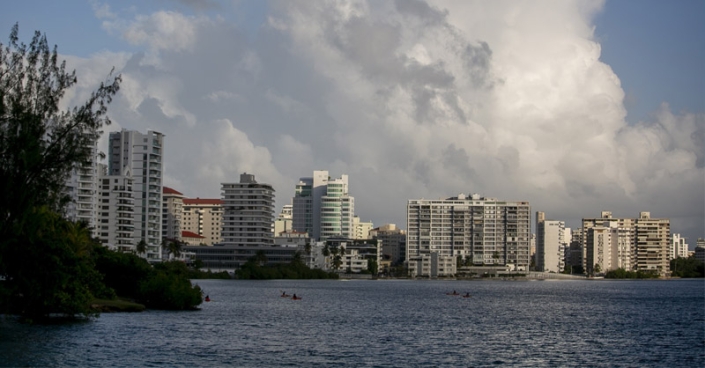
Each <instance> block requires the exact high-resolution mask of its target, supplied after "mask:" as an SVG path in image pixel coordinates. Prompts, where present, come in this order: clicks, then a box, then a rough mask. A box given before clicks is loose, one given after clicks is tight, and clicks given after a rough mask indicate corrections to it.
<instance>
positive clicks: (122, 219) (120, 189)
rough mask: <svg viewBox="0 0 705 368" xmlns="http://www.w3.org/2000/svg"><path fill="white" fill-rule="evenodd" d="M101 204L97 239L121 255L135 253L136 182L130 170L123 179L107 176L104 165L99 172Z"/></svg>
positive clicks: (124, 170)
mask: <svg viewBox="0 0 705 368" xmlns="http://www.w3.org/2000/svg"><path fill="white" fill-rule="evenodd" d="M99 171H100V174H99V178H98V183H99V203H98V226H97V227H96V232H97V238H98V240H99V241H100V242H101V244H103V245H104V246H106V247H108V248H109V249H112V250H117V251H121V252H135V251H136V249H135V247H136V245H137V243H138V242H139V238H137V237H136V236H135V199H134V198H133V195H134V193H135V191H134V190H133V189H134V188H133V185H134V184H133V183H134V180H133V178H132V175H131V172H130V168H129V167H125V168H124V169H123V172H122V174H121V175H108V172H107V168H106V167H105V165H101V166H100V168H99Z"/></svg>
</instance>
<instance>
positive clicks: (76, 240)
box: [64, 221, 92, 257]
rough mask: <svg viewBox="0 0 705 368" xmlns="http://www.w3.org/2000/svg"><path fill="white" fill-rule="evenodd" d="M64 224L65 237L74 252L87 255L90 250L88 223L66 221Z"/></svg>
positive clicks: (90, 240)
mask: <svg viewBox="0 0 705 368" xmlns="http://www.w3.org/2000/svg"><path fill="white" fill-rule="evenodd" d="M65 224H66V225H65V226H66V228H65V229H64V231H65V234H66V239H67V240H68V244H69V246H70V247H71V249H72V250H73V252H74V254H76V255H77V256H79V257H83V256H86V255H89V254H90V252H91V244H92V239H91V231H90V227H89V226H88V223H86V222H84V221H79V222H70V221H66V222H65Z"/></svg>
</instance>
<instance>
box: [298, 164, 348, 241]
mask: <svg viewBox="0 0 705 368" xmlns="http://www.w3.org/2000/svg"><path fill="white" fill-rule="evenodd" d="M292 203H293V213H292V220H293V223H292V228H293V230H296V231H301V232H307V233H308V234H309V235H310V237H311V238H312V239H315V240H320V241H322V240H325V239H327V238H329V237H343V238H352V237H353V236H354V233H353V232H354V229H353V217H354V215H355V198H354V197H352V196H350V194H349V192H348V176H347V175H342V176H341V177H340V178H338V179H331V178H330V176H328V171H314V172H313V176H312V177H310V178H301V179H299V183H298V184H297V185H296V191H295V193H294V198H293V200H292Z"/></svg>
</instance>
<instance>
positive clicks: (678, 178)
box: [0, 1, 705, 248]
mask: <svg viewBox="0 0 705 368" xmlns="http://www.w3.org/2000/svg"><path fill="white" fill-rule="evenodd" d="M188 4H191V5H192V6H189V5H188ZM346 4H347V3H326V4H324V3H318V2H301V3H298V2H270V3H263V2H250V1H242V2H238V3H237V4H235V5H232V4H231V3H227V2H218V1H191V2H187V1H174V2H166V1H165V2H146V3H144V4H143V3H141V2H100V1H87V2H73V3H70V4H52V3H49V2H41V1H40V2H36V1H34V2H33V1H27V2H21V3H15V4H12V5H11V6H8V7H7V8H8V9H7V10H8V11H6V12H3V15H0V39H2V40H3V41H0V42H3V44H4V43H6V36H7V35H8V34H9V30H10V28H11V26H12V25H13V24H14V23H19V28H20V39H21V40H24V41H25V42H27V41H28V40H29V39H30V38H31V35H32V33H33V32H34V31H35V30H39V31H41V32H46V35H47V38H48V41H49V43H50V44H51V45H54V44H56V45H57V46H58V51H59V53H60V57H61V58H62V59H66V60H67V63H68V66H69V68H75V69H76V71H77V75H78V80H79V84H78V86H77V87H76V88H74V89H72V90H70V91H69V93H68V94H67V95H66V98H65V102H64V103H65V104H67V105H70V104H72V103H75V102H77V101H82V100H85V99H86V96H87V95H86V94H87V93H88V92H89V91H90V90H91V89H93V88H94V87H95V85H96V84H97V83H98V82H99V81H100V80H102V79H103V78H104V77H105V76H106V75H107V73H108V72H109V71H110V69H111V68H112V67H113V66H114V67H115V68H116V69H115V70H116V72H117V73H121V74H122V75H123V84H122V86H121V91H120V92H119V93H118V95H117V96H116V98H115V100H114V102H113V103H112V104H111V105H110V107H109V115H110V117H111V118H112V119H113V125H111V126H109V127H106V129H105V131H106V133H105V134H104V135H103V139H102V142H101V145H100V149H101V150H102V151H103V152H105V153H107V143H106V142H107V137H108V133H110V132H113V131H119V130H120V129H121V128H125V129H130V130H137V131H141V132H145V131H147V130H155V131H158V132H161V133H164V134H165V157H164V185H166V186H169V187H172V188H176V189H178V190H179V191H181V192H183V193H187V195H189V196H193V197H196V196H200V197H210V198H218V197H219V192H220V184H221V183H224V182H230V181H234V180H236V179H237V177H238V175H239V174H240V173H242V172H249V173H253V174H254V175H256V176H257V178H258V180H259V181H261V182H265V183H270V184H271V185H272V186H273V187H274V188H275V189H276V190H277V193H278V195H277V198H276V199H277V204H276V209H275V213H278V212H279V210H280V209H281V207H282V206H283V205H284V204H288V201H289V199H290V198H291V197H293V192H294V187H293V185H292V183H295V182H296V181H297V179H298V178H299V177H300V176H302V175H306V173H310V172H311V171H312V170H329V171H330V173H331V175H332V176H334V177H337V176H339V175H342V174H346V175H349V177H350V183H349V184H350V192H351V193H352V195H354V196H355V197H356V198H357V199H356V203H355V208H356V211H355V212H356V214H357V215H359V216H360V217H361V218H362V219H364V220H366V221H372V222H374V223H375V224H379V225H381V224H384V223H395V224H397V225H399V226H401V227H403V226H405V221H404V216H405V206H406V201H407V200H408V199H412V198H426V199H441V198H443V199H445V198H448V197H451V196H453V195H457V194H458V193H465V194H471V193H479V194H481V195H483V196H488V197H497V198H506V199H507V200H517V201H519V200H526V201H528V202H530V203H531V204H532V211H536V210H539V211H543V212H545V213H546V216H547V218H551V219H556V220H562V221H566V226H567V227H571V228H574V227H577V226H579V223H580V220H581V218H583V217H592V216H597V215H598V214H599V213H600V212H601V211H603V210H604V211H612V212H613V213H614V214H615V216H619V217H630V216H634V215H635V214H638V213H639V212H641V211H649V212H651V213H652V214H653V215H654V216H655V217H659V218H670V219H671V231H672V232H674V233H680V234H681V235H683V236H685V237H687V238H688V243H689V244H690V246H691V248H693V247H694V245H695V241H696V239H697V238H698V237H703V236H705V220H704V217H705V215H704V212H705V209H704V208H703V207H704V206H703V203H704V202H705V180H704V178H705V170H704V169H703V166H704V164H705V155H704V154H703V144H702V142H703V134H704V133H703V129H704V128H703V126H704V125H705V123H704V122H705V119H704V116H705V108H704V107H703V102H702V101H700V102H699V103H696V104H693V103H692V102H688V101H690V100H691V99H692V98H693V96H702V95H703V80H705V71H703V70H702V68H701V67H700V68H697V67H694V66H693V65H702V64H703V59H702V58H703V56H702V55H703V50H704V49H705V46H703V45H705V42H703V38H704V37H705V36H704V34H705V32H703V31H702V30H703V27H705V26H703V25H702V23H703V22H702V21H700V22H699V23H700V24H697V22H693V19H694V18H693V17H694V15H692V14H703V13H702V11H700V12H698V10H702V8H703V3H702V2H688V1H682V2H678V3H676V4H674V5H665V4H663V3H658V2H652V1H647V2H606V3H603V2H600V1H596V2H589V1H576V2H571V1H564V2H532V3H531V4H530V5H528V4H527V3H517V2H492V3H489V2H480V3H472V2H459V3H453V2H442V1H441V2H433V3H431V4H430V5H429V4H426V3H423V2H412V1H407V2H400V3H393V2H371V3H366V2H360V3H352V5H346ZM39 7H42V8H44V9H45V10H48V11H46V12H36V9H37V8H39ZM630 9H631V10H636V9H638V14H637V15H639V16H640V17H639V19H638V20H637V19H631V18H630V17H627V16H625V13H628V12H627V10H630ZM64 12H66V13H67V14H68V13H70V14H72V16H70V17H69V16H61V14H64ZM39 13H46V14H47V15H43V14H39ZM48 16H51V18H46V17H48ZM700 18H702V16H701V17H700ZM73 19H80V21H78V22H76V21H73ZM695 19H697V18H695ZM700 20H701V19H700ZM620 23H623V24H620ZM644 24H648V25H644ZM676 25H677V26H676ZM639 27H642V28H639ZM627 29H629V32H627V31H626V30H627ZM625 34H626V35H631V36H632V37H633V35H634V34H638V35H650V37H641V38H637V39H638V42H637V41H634V42H620V40H625V41H628V40H630V39H629V38H628V37H624V35H625ZM656 36H658V37H656ZM650 42H652V43H653V44H651V43H650ZM679 45H680V46H682V47H681V48H679ZM683 45H685V46H683ZM620 49H621V50H633V51H632V55H631V56H630V57H631V58H627V56H625V55H624V54H627V53H628V52H627V51H622V52H623V53H624V54H619V53H618V50H620ZM640 52H641V53H640ZM610 58H612V59H610ZM625 58H626V59H625ZM675 61H679V62H678V63H676V62H675ZM659 63H660V64H659ZM632 66H633V67H632ZM673 73H678V74H673ZM623 76H624V78H625V79H623ZM686 77H687V78H686ZM684 78H686V79H687V81H688V83H685V82H684V80H685V79H684ZM649 83H651V84H649ZM669 83H671V84H669ZM673 83H675V84H673ZM693 85H695V87H693ZM658 93H661V94H660V95H659V94H658ZM655 94H656V95H657V97H654V95H655ZM658 96H660V97H658ZM701 100H702V99H701ZM661 103H666V104H669V106H670V107H669V106H666V105H663V106H661ZM646 105H648V106H646Z"/></svg>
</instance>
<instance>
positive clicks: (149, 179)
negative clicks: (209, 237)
mask: <svg viewBox="0 0 705 368" xmlns="http://www.w3.org/2000/svg"><path fill="white" fill-rule="evenodd" d="M163 157H164V134H162V133H159V132H155V131H151V130H150V131H147V133H146V134H142V133H140V132H138V131H133V130H125V129H123V130H122V131H120V132H113V133H110V137H109V143H108V175H121V174H122V173H123V172H124V170H125V168H130V171H131V173H132V178H133V180H134V182H133V186H132V189H133V191H134V193H133V198H134V200H135V208H134V209H135V212H134V216H135V217H134V219H135V221H134V224H135V238H136V239H139V240H144V241H145V242H146V243H147V253H146V254H145V255H144V257H145V258H147V260H148V261H150V262H159V261H161V259H162V247H161V241H162V183H163V177H164V170H163Z"/></svg>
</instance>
